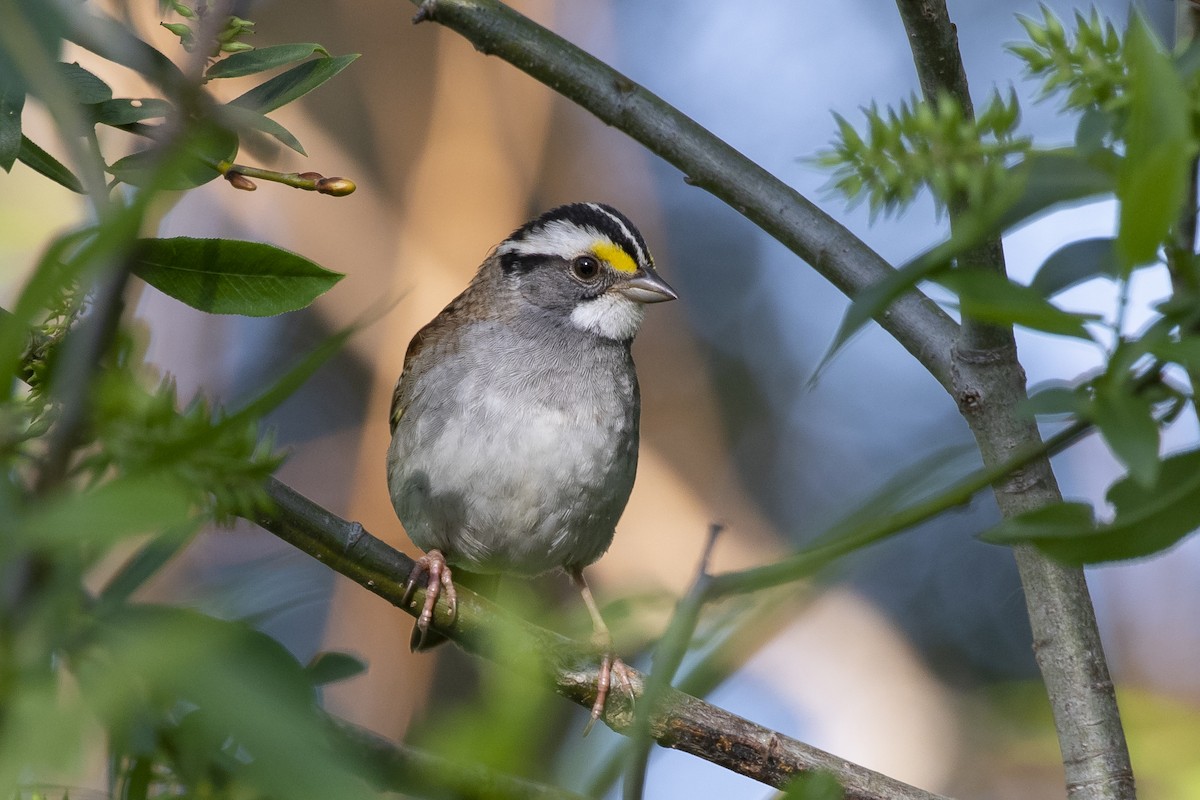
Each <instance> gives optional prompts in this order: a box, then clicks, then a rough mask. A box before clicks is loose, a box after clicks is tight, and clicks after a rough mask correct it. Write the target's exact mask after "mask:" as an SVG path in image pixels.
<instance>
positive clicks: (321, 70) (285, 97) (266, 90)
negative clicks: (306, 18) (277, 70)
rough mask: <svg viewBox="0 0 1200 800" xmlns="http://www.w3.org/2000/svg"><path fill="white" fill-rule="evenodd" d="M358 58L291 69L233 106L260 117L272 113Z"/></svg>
mask: <svg viewBox="0 0 1200 800" xmlns="http://www.w3.org/2000/svg"><path fill="white" fill-rule="evenodd" d="M356 58H358V54H357V53H352V54H350V55H345V56H336V57H334V58H317V59H313V60H312V61H307V62H305V63H303V64H300V65H299V66H295V67H292V68H291V69H289V70H288V71H287V72H285V73H283V74H282V75H276V76H275V77H274V78H271V79H270V80H269V81H266V82H265V83H261V84H259V85H258V86H255V87H254V88H253V89H251V90H250V91H248V92H246V93H245V94H243V95H241V96H240V97H237V98H235V99H234V100H233V101H231V103H230V105H235V106H241V107H242V108H250V109H253V110H255V111H257V112H259V113H260V114H269V113H271V112H272V111H274V110H275V109H277V108H281V107H282V106H286V105H287V104H288V103H290V102H292V101H293V100H296V99H298V98H300V97H303V96H304V95H306V94H308V93H309V92H311V91H312V90H313V89H316V88H317V87H318V86H320V85H321V84H323V83H325V81H327V80H329V79H330V78H332V77H333V76H334V75H337V74H338V73H339V72H341V71H342V70H344V69H345V68H346V67H348V66H350V63H351V62H352V61H354V60H355V59H356Z"/></svg>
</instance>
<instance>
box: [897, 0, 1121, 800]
mask: <svg viewBox="0 0 1200 800" xmlns="http://www.w3.org/2000/svg"><path fill="white" fill-rule="evenodd" d="M896 5H897V6H898V8H899V10H900V16H901V18H902V19H903V21H904V27H905V30H906V31H907V32H908V38H909V42H910V44H911V46H912V54H913V61H914V63H915V64H916V69H917V74H918V76H919V78H920V82H921V89H922V91H923V93H924V95H925V99H926V101H927V102H934V101H935V100H936V99H937V97H938V96H939V95H941V94H948V95H950V96H951V97H952V98H954V99H955V100H956V101H957V102H958V104H959V106H960V107H961V108H962V109H963V113H964V114H965V115H966V116H968V117H970V116H972V111H971V108H972V106H971V96H970V92H969V89H968V86H967V75H966V71H965V69H964V68H963V64H962V57H961V54H960V53H959V49H958V35H957V32H956V31H955V28H954V24H953V22H951V20H950V16H949V13H948V11H947V10H946V3H945V0H897V3H896ZM949 210H950V225H951V229H952V230H953V228H954V227H955V226H956V225H957V224H958V221H959V219H960V217H961V215H962V213H963V211H964V209H963V207H962V204H958V205H957V206H956V205H955V204H951V207H950V209H949ZM958 268H959V269H964V270H973V269H977V270H983V271H990V272H996V273H999V274H1001V275H1003V274H1004V273H1005V264H1004V250H1003V248H1002V246H1001V243H1000V239H999V237H995V238H993V239H992V240H991V241H987V242H984V243H982V244H981V245H980V246H978V247H977V248H974V249H973V250H972V251H970V252H968V253H965V254H964V255H963V256H961V257H960V258H959V259H958ZM953 376H954V381H953V383H954V385H953V392H954V397H955V399H956V400H957V401H958V406H959V410H960V411H961V412H962V414H963V416H964V417H965V418H966V420H967V423H968V424H969V425H970V427H971V431H972V433H974V435H975V440H976V442H977V443H978V445H979V450H980V454H981V455H982V456H983V463H984V464H985V465H987V466H989V467H991V466H996V465H1000V464H1003V463H1006V462H1008V461H1010V460H1011V457H1012V454H1013V453H1014V452H1019V451H1021V450H1023V449H1028V448H1031V447H1035V446H1036V445H1037V444H1038V443H1039V442H1040V441H1041V437H1040V436H1039V434H1038V430H1037V425H1036V424H1035V423H1034V422H1033V420H1031V419H1029V418H1028V417H1027V416H1025V415H1023V414H1022V413H1021V412H1020V411H1019V409H1018V406H1019V404H1020V402H1021V401H1023V400H1024V399H1025V397H1026V390H1025V372H1024V370H1023V369H1022V367H1021V364H1020V362H1019V361H1018V359H1017V347H1016V341H1015V339H1014V336H1013V330H1012V326H1011V325H995V324H990V323H984V322H980V321H978V320H975V319H972V318H971V317H970V316H969V315H967V314H964V315H963V321H962V326H961V328H960V335H959V339H958V341H957V342H956V343H955V346H954V350H953ZM995 494H996V502H997V505H998V506H999V507H1000V512H1001V513H1002V514H1003V515H1004V516H1005V517H1012V516H1016V515H1018V514H1021V513H1024V512H1027V511H1031V510H1034V509H1037V508H1041V507H1044V506H1048V505H1052V504H1054V503H1058V502H1061V501H1062V494H1061V493H1060V491H1059V489H1058V483H1057V481H1056V480H1055V477H1054V472H1053V470H1052V469H1051V466H1050V461H1049V459H1048V458H1046V457H1044V456H1043V457H1039V458H1036V459H1034V460H1032V461H1030V463H1029V464H1028V465H1027V467H1026V468H1025V469H1024V470H1020V471H1015V472H1011V473H1009V474H1008V475H1007V476H1006V477H1005V478H1003V479H1002V480H1000V481H999V482H997V483H996V485H995ZM1014 555H1015V557H1016V561H1017V568H1018V571H1019V572H1020V576H1021V585H1022V588H1023V589H1024V593H1025V604H1026V607H1027V608H1028V611H1029V621H1030V627H1031V628H1032V631H1033V641H1034V654H1035V656H1036V657H1037V662H1038V667H1039V669H1040V670H1041V673H1042V680H1043V682H1044V683H1045V685H1046V692H1047V694H1048V696H1049V699H1050V706H1051V709H1052V710H1053V713H1054V724H1055V729H1056V731H1057V733H1058V741H1059V747H1060V749H1061V751H1062V760H1063V765H1064V768H1065V770H1066V785H1067V795H1068V797H1071V798H1089V799H1091V798H1095V799H1096V800H1100V799H1101V798H1107V799H1109V800H1118V799H1124V798H1133V797H1134V794H1135V792H1134V783H1133V769H1132V766H1131V764H1130V761H1129V751H1128V748H1127V746H1126V743H1125V732H1124V730H1123V728H1122V726H1121V717H1120V712H1119V711H1118V709H1117V700H1116V693H1115V692H1114V690H1113V684H1112V679H1111V678H1110V677H1109V672H1108V663H1107V662H1106V661H1105V658H1104V649H1103V646H1102V644H1101V641H1100V631H1099V628H1098V626H1097V624H1096V612H1095V610H1094V609H1093V607H1092V602H1091V597H1090V596H1089V594H1088V589H1087V583H1086V581H1085V580H1084V575H1083V570H1082V569H1081V568H1078V567H1067V566H1063V565H1061V564H1058V563H1055V562H1053V561H1051V560H1050V559H1049V558H1048V557H1047V556H1045V555H1043V554H1042V553H1040V552H1038V551H1037V550H1036V549H1035V548H1033V547H1031V546H1028V545H1026V546H1018V547H1016V548H1014Z"/></svg>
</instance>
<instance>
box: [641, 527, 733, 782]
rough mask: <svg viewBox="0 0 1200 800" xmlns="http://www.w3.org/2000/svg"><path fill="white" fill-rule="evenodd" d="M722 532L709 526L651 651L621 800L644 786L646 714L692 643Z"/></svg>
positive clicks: (647, 739)
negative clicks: (691, 573) (691, 574)
mask: <svg viewBox="0 0 1200 800" xmlns="http://www.w3.org/2000/svg"><path fill="white" fill-rule="evenodd" d="M722 529H723V526H722V525H717V524H713V525H711V526H709V529H708V542H707V543H706V544H705V546H704V553H703V554H702V555H701V556H700V566H699V568H698V569H697V570H696V579H695V580H694V581H693V582H692V588H691V589H689V590H688V592H687V594H685V595H684V596H683V598H682V599H680V601H679V604H678V605H677V606H676V607H675V613H674V614H673V615H671V622H670V623H669V624H668V625H667V629H666V631H664V632H663V635H662V639H660V640H659V643H658V647H656V648H655V649H654V660H653V666H652V667H651V669H650V676H649V678H647V680H646V688H645V690H644V691H643V692H642V696H641V698H639V702H638V705H637V706H636V707H635V708H634V715H633V725H632V726H630V727H631V729H630V732H629V738H630V742H629V748H630V752H631V756H630V759H629V766H628V768H627V769H626V772H625V789H624V797H625V800H642V794H643V792H644V790H645V786H646V769H647V767H648V766H649V765H650V742H651V739H650V715H651V714H652V713H653V712H654V711H655V710H656V709H657V708H658V704H659V700H660V698H661V697H662V696H663V693H664V692H666V690H667V689H668V688H670V686H671V683H672V681H673V680H674V678H675V673H676V672H678V671H679V665H680V664H682V663H683V657H684V656H685V655H686V654H687V651H688V646H689V645H690V644H691V642H692V634H694V633H695V631H696V623H698V622H699V621H700V611H701V610H702V609H703V608H704V603H705V596H706V593H707V590H708V584H709V582H710V581H711V580H712V576H711V575H709V572H708V564H709V561H710V560H711V558H712V552H713V548H715V547H716V545H717V537H718V536H720V535H721V531H722Z"/></svg>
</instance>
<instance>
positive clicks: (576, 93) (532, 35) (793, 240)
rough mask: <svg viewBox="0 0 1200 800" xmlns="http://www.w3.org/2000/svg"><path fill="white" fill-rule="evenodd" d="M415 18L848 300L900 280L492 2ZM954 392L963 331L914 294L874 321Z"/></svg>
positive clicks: (707, 137) (676, 120)
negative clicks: (592, 128)
mask: <svg viewBox="0 0 1200 800" xmlns="http://www.w3.org/2000/svg"><path fill="white" fill-rule="evenodd" d="M411 1H412V2H413V4H414V5H417V6H419V7H420V10H419V11H418V13H417V15H416V18H415V20H414V21H416V22H422V21H425V20H432V21H434V22H437V23H438V24H440V25H444V26H446V27H447V28H450V29H451V30H454V31H456V32H457V33H459V34H461V35H462V36H463V37H464V38H466V39H467V40H468V41H469V42H471V44H473V45H474V46H475V48H476V49H477V50H480V51H482V52H483V53H486V54H488V55H495V56H498V57H500V58H501V59H503V60H504V61H507V62H508V63H510V64H512V65H513V66H515V67H517V68H518V69H520V70H522V71H524V72H526V73H528V74H529V75H530V76H531V77H533V78H535V79H536V80H538V81H541V82H542V83H544V84H546V85H547V86H549V87H550V88H551V89H553V90H554V91H556V92H558V93H559V94H561V95H563V96H564V97H566V98H567V99H569V100H571V101H573V102H575V103H577V104H578V105H579V106H580V107H582V108H585V109H587V110H588V111H590V112H591V113H592V114H594V115H596V117H598V118H599V119H600V120H601V121H603V122H605V123H607V124H609V125H612V126H614V127H616V128H618V129H620V130H622V131H624V132H625V133H626V134H628V135H629V136H631V137H632V138H633V139H635V140H636V141H638V142H641V143H642V144H643V145H645V147H646V148H647V149H649V150H650V151H651V152H653V153H656V154H657V155H659V156H661V157H662V158H663V159H664V160H666V161H667V162H668V163H670V164H673V165H674V166H676V167H677V168H679V169H680V170H681V171H682V172H683V173H684V175H685V176H686V177H685V178H684V180H686V181H687V182H688V183H690V184H692V185H694V186H699V187H701V188H703V189H705V190H706V191H708V192H710V193H711V194H713V195H714V196H715V197H718V198H720V199H721V200H723V201H724V202H725V203H727V204H729V206H730V207H731V208H733V209H734V210H735V211H737V212H738V213H740V214H742V215H744V216H745V217H746V218H747V219H749V220H750V221H751V222H753V223H755V224H756V225H758V226H759V227H760V228H762V229H763V230H764V231H766V232H767V233H769V234H770V235H771V236H773V237H774V238H775V239H777V240H778V241H780V242H781V243H782V244H784V245H785V246H786V247H788V248H789V249H790V250H791V251H792V252H794V253H796V255H798V256H800V257H801V258H802V259H804V260H805V261H807V262H808V263H809V264H811V265H812V267H813V269H815V270H816V271H817V272H819V273H820V274H821V275H823V276H824V277H825V278H826V279H828V280H829V282H830V283H832V284H833V285H834V286H836V287H838V288H839V289H840V290H841V291H843V292H844V293H845V294H847V295H849V296H850V297H854V296H855V295H857V294H858V293H859V292H861V291H863V290H864V289H866V288H868V287H870V286H872V285H874V284H876V283H879V282H880V281H882V280H884V279H886V278H887V277H888V276H889V275H892V274H893V273H894V271H895V270H894V269H893V268H892V266H891V265H890V264H888V263H887V261H885V260H884V259H883V258H882V257H881V256H880V255H879V254H878V253H876V252H875V251H874V250H872V249H871V248H870V247H868V246H867V245H866V244H865V243H864V242H863V241H862V240H861V239H859V238H858V237H856V236H855V235H854V234H853V233H851V232H850V231H849V230H847V229H846V228H845V227H843V226H841V225H839V224H837V222H835V221H834V220H833V218H832V217H830V216H829V215H828V214H826V213H825V212H824V211H822V210H821V209H820V208H818V207H817V206H816V205H814V204H813V203H812V202H810V201H809V200H808V199H807V198H805V197H804V196H803V195H801V194H800V193H799V192H797V191H796V190H795V189H792V188H791V187H790V186H788V185H786V184H785V183H783V182H782V181H780V180H779V179H778V178H776V177H775V176H774V175H772V174H771V173H769V172H767V171H766V170H765V169H763V168H762V167H760V166H759V165H757V164H755V163H754V162H753V161H751V160H750V159H748V158H746V156H744V155H742V154H741V153H739V152H738V151H737V150H735V149H734V148H732V147H730V146H729V145H728V144H726V143H725V142H723V141H721V140H720V139H719V138H717V137H716V136H714V135H713V134H712V133H710V132H709V131H708V130H706V129H705V128H703V127H702V126H701V125H699V124H698V123H697V122H696V121H695V120H693V119H691V118H690V117H688V116H687V115H686V114H683V113H682V112H680V111H679V110H678V109H676V108H674V107H673V106H671V105H670V104H669V103H666V102H665V101H663V99H662V98H660V97H657V96H656V95H654V94H652V93H651V92H649V91H647V90H646V89H644V88H643V87H641V86H639V85H638V84H636V83H634V82H633V81H631V80H630V79H629V78H627V77H625V76H624V75H622V74H621V73H619V72H617V71H616V70H614V69H612V68H611V67H609V66H607V65H606V64H604V63H602V62H600V61H598V60H597V59H595V58H593V57H592V56H590V55H588V54H587V53H585V52H584V51H582V50H580V49H579V48H578V47H576V46H575V45H573V44H571V43H570V42H567V41H566V40H564V39H562V38H561V37H559V36H556V35H555V34H553V33H551V32H550V31H548V30H546V29H545V28H542V27H541V26H540V25H537V24H536V23H534V22H533V21H531V20H529V19H527V18H525V17H523V16H521V15H520V14H518V13H517V12H515V11H513V10H512V9H510V8H508V7H507V6H505V5H503V4H502V3H499V2H496V0H426V2H419V0H411ZM878 321H879V324H880V325H882V326H883V328H884V329H885V330H887V331H888V332H889V333H890V334H891V335H892V336H893V337H894V338H895V339H896V341H898V342H899V343H900V344H901V345H902V346H903V347H904V348H905V349H907V350H908V351H909V352H910V353H912V355H913V356H914V357H915V358H916V359H917V360H918V361H919V362H920V363H921V364H922V365H923V366H924V367H925V369H926V370H928V372H929V373H930V374H931V375H933V377H934V378H935V379H936V380H937V381H938V382H939V383H941V384H942V385H943V386H944V387H946V389H947V390H949V389H950V388H951V387H952V385H953V383H952V376H951V361H950V349H951V346H952V345H953V342H954V339H955V337H956V336H957V331H958V326H957V325H956V324H955V323H954V321H953V320H952V319H950V317H949V316H948V315H947V314H946V313H945V312H944V311H942V310H941V309H940V308H938V306H937V305H936V304H935V303H934V302H933V301H931V300H930V299H929V298H928V297H926V296H925V295H923V294H921V293H920V292H919V291H917V290H913V291H910V292H907V293H905V294H904V295H903V296H901V297H900V298H898V299H897V300H896V301H895V302H894V303H893V304H892V305H891V306H890V307H889V308H888V309H887V310H886V311H884V312H882V313H881V314H880V315H879V317H878Z"/></svg>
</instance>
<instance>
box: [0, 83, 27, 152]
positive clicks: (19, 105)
mask: <svg viewBox="0 0 1200 800" xmlns="http://www.w3.org/2000/svg"><path fill="white" fill-rule="evenodd" d="M24 107H25V89H24V88H23V87H20V86H17V85H16V82H15V81H8V80H4V81H0V169H2V170H4V171H5V172H9V171H11V170H12V165H13V162H14V161H16V160H17V155H18V154H19V153H20V152H21V110H22V109H23V108H24Z"/></svg>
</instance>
